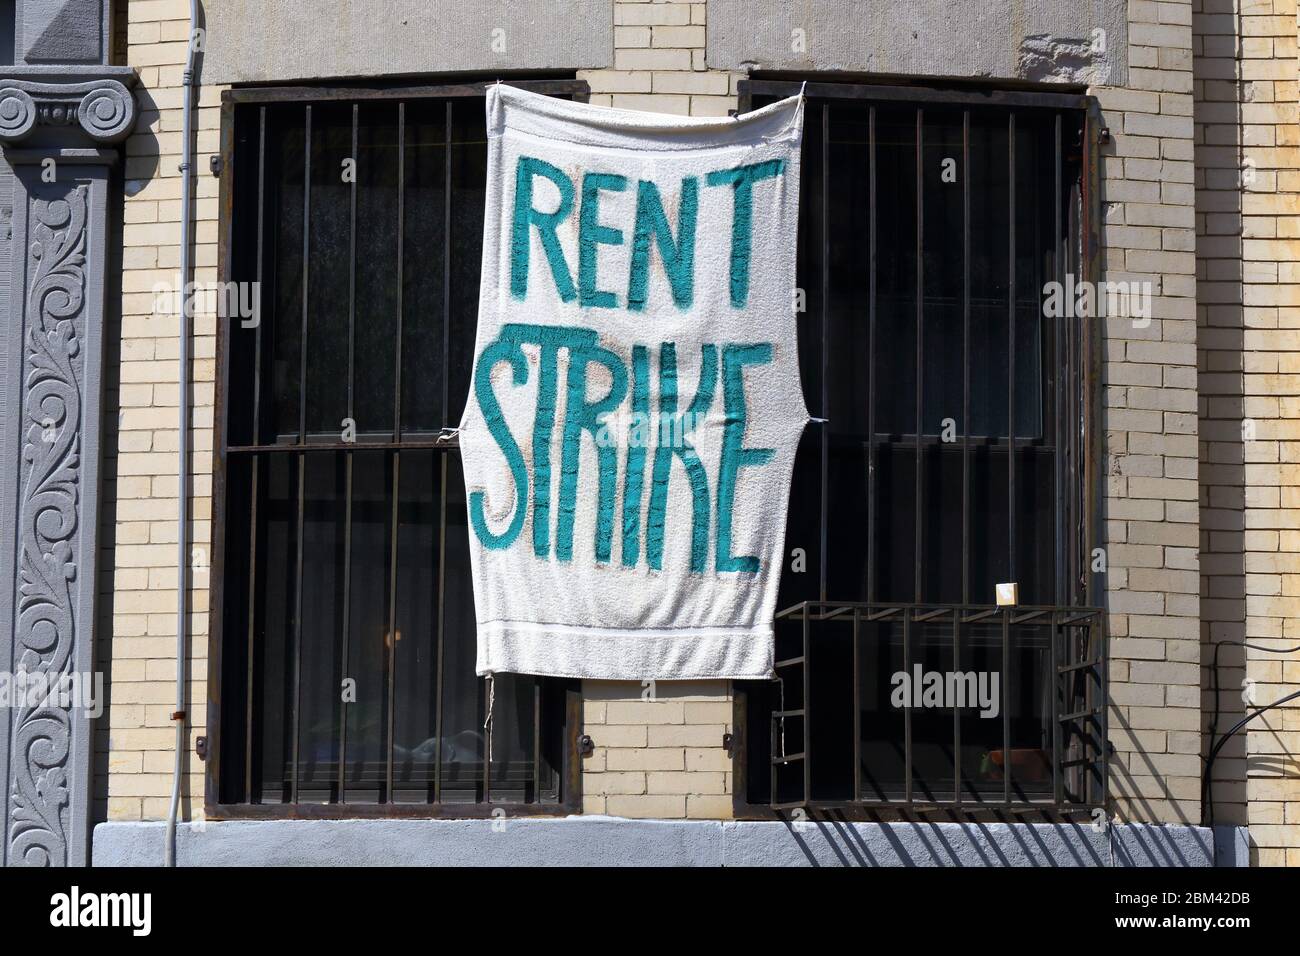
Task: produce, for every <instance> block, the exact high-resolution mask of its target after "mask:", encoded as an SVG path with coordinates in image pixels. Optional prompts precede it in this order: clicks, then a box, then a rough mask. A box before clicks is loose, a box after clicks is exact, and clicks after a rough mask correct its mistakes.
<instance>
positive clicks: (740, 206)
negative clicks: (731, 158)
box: [706, 159, 785, 309]
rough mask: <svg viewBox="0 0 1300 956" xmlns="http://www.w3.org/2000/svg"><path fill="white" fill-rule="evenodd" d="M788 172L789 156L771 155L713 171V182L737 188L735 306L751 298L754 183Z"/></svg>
mask: <svg viewBox="0 0 1300 956" xmlns="http://www.w3.org/2000/svg"><path fill="white" fill-rule="evenodd" d="M784 172H785V160H783V159H769V160H768V161H767V162H765V163H754V164H753V165H751V166H737V167H736V168H735V169H719V170H716V171H714V172H711V173H709V175H708V178H707V180H706V181H707V182H708V184H709V185H710V186H732V187H734V189H735V193H734V199H733V213H732V219H731V306H732V308H735V309H741V308H744V306H745V303H746V302H748V301H749V263H750V258H751V253H752V248H751V247H752V244H753V232H754V183H756V182H759V181H761V180H764V179H772V178H774V177H777V176H780V175H781V174H782V173H784Z"/></svg>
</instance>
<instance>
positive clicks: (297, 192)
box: [262, 106, 306, 442]
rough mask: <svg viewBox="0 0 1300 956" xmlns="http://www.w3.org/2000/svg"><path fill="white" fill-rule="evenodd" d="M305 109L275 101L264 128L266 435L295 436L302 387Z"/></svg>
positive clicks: (285, 438) (281, 438)
mask: <svg viewBox="0 0 1300 956" xmlns="http://www.w3.org/2000/svg"><path fill="white" fill-rule="evenodd" d="M305 123H306V110H305V108H304V107H301V106H298V107H274V108H271V109H270V110H268V112H267V120H266V129H267V196H266V203H267V209H268V212H269V213H270V214H269V215H267V216H265V222H266V228H267V249H266V262H267V275H266V277H265V279H264V281H265V282H266V283H268V288H266V289H264V290H263V295H262V302H263V311H262V329H263V332H262V334H263V335H264V336H265V337H266V339H264V340H263V348H266V347H267V340H269V342H270V348H269V351H270V362H271V366H270V369H269V372H270V382H269V383H265V384H266V385H269V386H270V387H264V389H263V393H264V394H266V395H268V396H270V397H272V398H273V404H272V407H271V420H270V422H269V423H268V425H269V431H268V433H267V435H266V438H265V440H266V441H279V442H296V441H297V440H298V426H299V413H300V411H301V400H302V396H301V394H300V389H301V387H302V377H301V372H302V291H303V265H304V263H303V254H302V252H303V248H302V247H303V221H302V220H303V192H304V189H305V187H304V172H305V168H304V163H305V162H306V154H305V152H304V143H305V132H304V130H305Z"/></svg>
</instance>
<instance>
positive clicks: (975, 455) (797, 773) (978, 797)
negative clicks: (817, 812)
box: [737, 80, 1108, 810]
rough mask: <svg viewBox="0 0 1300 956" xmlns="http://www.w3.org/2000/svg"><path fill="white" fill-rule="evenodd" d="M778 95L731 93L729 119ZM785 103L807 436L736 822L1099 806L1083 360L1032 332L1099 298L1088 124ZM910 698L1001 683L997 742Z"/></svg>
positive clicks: (1077, 325)
mask: <svg viewBox="0 0 1300 956" xmlns="http://www.w3.org/2000/svg"><path fill="white" fill-rule="evenodd" d="M800 85H801V84H799V83H791V82H788V81H775V80H751V81H747V82H742V85H741V97H742V103H741V105H742V109H748V108H749V107H750V106H753V105H761V104H762V103H764V102H767V101H770V100H772V99H775V98H778V97H781V96H785V95H791V94H793V93H797V92H798V91H799V89H800ZM806 92H807V95H808V96H809V109H808V112H807V120H806V125H805V135H804V150H803V164H802V182H801V216H800V237H799V286H800V289H801V292H802V295H803V297H804V299H803V301H804V306H805V308H804V311H803V312H802V314H801V315H800V323H801V324H800V364H801V371H802V375H803V381H804V389H805V397H806V401H807V405H808V407H809V409H810V411H811V413H812V414H813V415H814V416H817V418H818V419H819V421H818V422H817V423H816V424H814V425H813V426H810V428H809V430H808V432H807V433H806V434H805V437H804V441H803V445H802V446H801V448H800V451H799V456H798V459H797V462H796V467H795V478H794V486H793V490H792V496H791V506H790V516H789V525H788V533H787V546H788V548H789V549H790V553H789V555H787V566H786V567H785V569H784V573H783V576H782V584H781V597H780V600H779V603H778V607H781V608H783V610H782V611H780V612H779V613H778V615H777V621H776V632H777V652H776V657H777V664H776V674H777V679H776V680H775V681H773V682H770V683H767V684H762V683H754V684H749V685H746V686H744V687H742V688H740V689H739V690H740V692H739V693H738V695H737V701H738V708H739V710H740V711H741V719H743V721H744V725H745V726H746V727H748V728H750V730H749V732H748V733H747V734H746V735H745V738H746V740H745V746H744V750H743V755H742V763H743V773H742V771H741V769H740V768H738V774H740V775H741V776H742V779H744V780H745V791H746V796H745V799H746V801H747V802H748V803H749V804H751V805H753V804H762V803H766V804H768V805H769V806H770V807H771V808H773V809H777V810H787V809H790V808H793V807H845V806H859V807H869V808H879V807H890V808H904V809H907V810H913V809H921V810H924V809H930V808H948V809H952V808H957V809H963V810H973V809H1014V808H1025V807H1044V806H1046V807H1052V808H1056V809H1058V810H1067V809H1078V808H1083V807H1091V806H1097V805H1100V804H1101V803H1103V802H1104V800H1105V794H1106V778H1107V769H1108V766H1107V758H1106V749H1107V746H1106V713H1105V710H1106V708H1105V680H1106V670H1105V667H1106V654H1105V637H1104V615H1103V613H1102V611H1101V610H1100V609H1099V608H1098V607H1097V606H1096V605H1097V603H1098V601H1097V598H1098V592H1097V589H1096V583H1095V581H1094V577H1095V574H1094V569H1093V565H1092V561H1093V548H1094V545H1095V543H1096V542H1097V540H1098V534H1097V523H1098V519H1097V510H1096V509H1097V502H1098V495H1097V491H1096V487H1095V483H1096V480H1097V477H1096V476H1097V474H1098V470H1097V468H1096V462H1097V460H1098V459H1097V456H1098V445H1097V439H1098V431H1099V430H1098V429H1097V427H1096V422H1097V421H1098V410H1097V409H1098V406H1097V390H1096V387H1095V383H1096V377H1097V376H1096V363H1097V354H1098V352H1097V343H1096V336H1097V334H1098V333H1097V329H1096V325H1095V323H1092V322H1089V321H1088V320H1087V319H1086V318H1083V317H1080V316H1078V315H1076V314H1074V313H1075V310H1074V309H1072V308H1067V309H1065V310H1064V312H1063V314H1055V313H1053V314H1048V312H1047V311H1046V310H1045V302H1046V300H1047V294H1048V289H1049V286H1048V283H1050V282H1058V283H1061V286H1062V288H1063V290H1064V289H1071V288H1073V287H1074V286H1075V285H1077V284H1078V283H1080V282H1082V281H1085V280H1093V279H1095V277H1096V272H1097V249H1098V240H1097V219H1096V210H1095V205H1096V201H1097V190H1096V175H1097V173H1096V170H1097V157H1096V142H1097V137H1098V132H1099V128H1098V124H1097V121H1096V112H1095V110H1094V109H1093V108H1092V107H1091V102H1090V101H1089V100H1088V99H1087V98H1085V97H1083V96H1080V95H1074V94H1035V93H1018V92H994V93H982V92H980V93H976V92H967V91H946V90H933V89H928V88H921V87H906V88H898V87H878V86H868V85H856V84H835V83H809V84H808V85H807V88H806ZM1001 583H1015V584H1017V586H1018V592H1019V594H1018V598H1017V604H1016V606H1013V607H1001V606H998V605H997V604H996V603H995V601H994V591H995V585H997V584H1001ZM918 667H919V670H918ZM927 672H935V673H937V674H940V675H950V674H961V675H965V674H973V675H977V674H983V675H985V678H986V680H987V681H988V682H990V683H991V681H992V679H993V678H992V675H996V676H997V679H998V681H999V683H998V687H997V693H996V702H997V704H998V707H997V708H996V718H991V715H989V714H986V715H985V716H983V717H981V716H980V708H971V707H969V706H967V707H965V708H962V707H958V706H956V705H951V706H948V704H951V703H952V702H951V700H950V699H949V698H943V697H942V696H940V697H939V698H938V700H939V704H938V705H936V704H934V703H933V702H929V703H926V702H923V701H921V699H920V698H913V697H912V696H910V693H909V694H902V696H901V698H899V700H901V703H899V702H898V701H895V700H892V699H891V693H892V691H893V687H894V682H895V681H896V680H899V678H898V675H899V674H900V673H906V674H907V675H908V678H909V679H915V681H920V680H921V679H923V678H924V677H925V675H926V673H927ZM963 680H964V678H963ZM900 683H901V681H900ZM909 686H910V685H909ZM962 686H963V687H964V686H965V685H964V684H963V685H962ZM987 689H988V690H989V691H991V690H992V688H991V687H988V688H987ZM900 693H901V692H900ZM985 709H986V710H989V711H992V708H985ZM765 724H767V725H769V726H768V727H765V726H764V725H765Z"/></svg>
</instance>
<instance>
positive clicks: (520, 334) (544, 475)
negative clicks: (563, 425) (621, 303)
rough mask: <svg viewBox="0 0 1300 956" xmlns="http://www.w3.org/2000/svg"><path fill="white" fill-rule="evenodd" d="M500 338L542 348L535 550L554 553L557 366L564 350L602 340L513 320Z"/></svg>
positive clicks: (582, 331)
mask: <svg viewBox="0 0 1300 956" xmlns="http://www.w3.org/2000/svg"><path fill="white" fill-rule="evenodd" d="M498 341H503V342H509V343H511V344H513V345H515V346H520V345H536V346H540V347H541V351H542V355H541V363H540V364H541V368H540V372H539V375H538V382H537V409H536V411H535V412H534V416H533V553H534V554H535V555H537V556H538V557H539V558H547V557H550V554H551V435H552V434H553V432H554V430H555V406H556V392H557V381H556V380H557V378H558V375H557V368H556V367H557V365H558V355H559V352H560V349H565V348H567V349H573V348H589V347H592V346H595V345H596V344H597V343H598V342H599V337H598V336H597V334H596V333H595V332H594V331H593V330H591V329H583V328H574V327H572V326H550V325H526V324H523V323H513V322H512V323H509V324H507V325H505V326H504V327H503V328H502V329H501V334H500V337H499V339H498Z"/></svg>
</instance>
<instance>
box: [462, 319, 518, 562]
mask: <svg viewBox="0 0 1300 956" xmlns="http://www.w3.org/2000/svg"><path fill="white" fill-rule="evenodd" d="M499 362H509V363H510V370H511V372H512V373H513V378H514V383H515V384H516V385H522V384H524V383H525V382H526V381H528V362H527V360H526V359H525V358H524V353H523V352H522V351H520V349H519V346H518V345H516V344H514V343H512V342H503V341H500V340H498V341H496V342H493V343H492V344H491V345H489V346H488V347H487V348H485V349H484V350H483V354H482V355H480V356H479V359H478V364H477V366H476V367H475V369H474V395H475V397H476V398H477V399H478V405H479V409H480V410H481V411H482V412H483V420H484V421H485V422H486V424H487V430H488V434H490V435H491V436H492V437H493V438H494V439H495V440H496V443H497V446H498V447H499V448H500V449H501V454H502V455H504V456H505V459H506V464H507V466H509V468H510V477H511V478H512V479H514V483H515V510H514V514H513V515H512V516H511V518H510V523H509V524H508V525H507V526H506V530H505V531H503V532H501V533H500V534H496V533H495V532H493V531H492V530H491V529H490V528H489V527H488V525H487V516H486V514H485V513H484V505H483V492H481V491H475V492H473V493H472V494H470V496H469V519H470V524H471V525H472V526H473V528H474V534H475V535H477V536H478V539H479V540H480V541H482V542H483V546H484V547H486V548H491V549H492V550H494V551H499V550H501V549H502V548H508V547H510V545H512V544H513V543H514V541H515V539H516V538H518V537H519V532H520V531H521V530H522V529H523V526H524V518H525V517H526V515H527V513H528V469H527V468H526V466H525V465H524V456H523V453H522V452H520V450H519V444H518V443H517V442H516V441H515V439H514V436H513V435H511V434H510V426H509V425H507V424H506V420H505V416H504V415H502V414H501V404H500V403H499V402H498V401H497V397H496V394H495V393H494V392H493V391H492V369H493V368H494V367H495V366H496V365H497V363H499Z"/></svg>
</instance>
